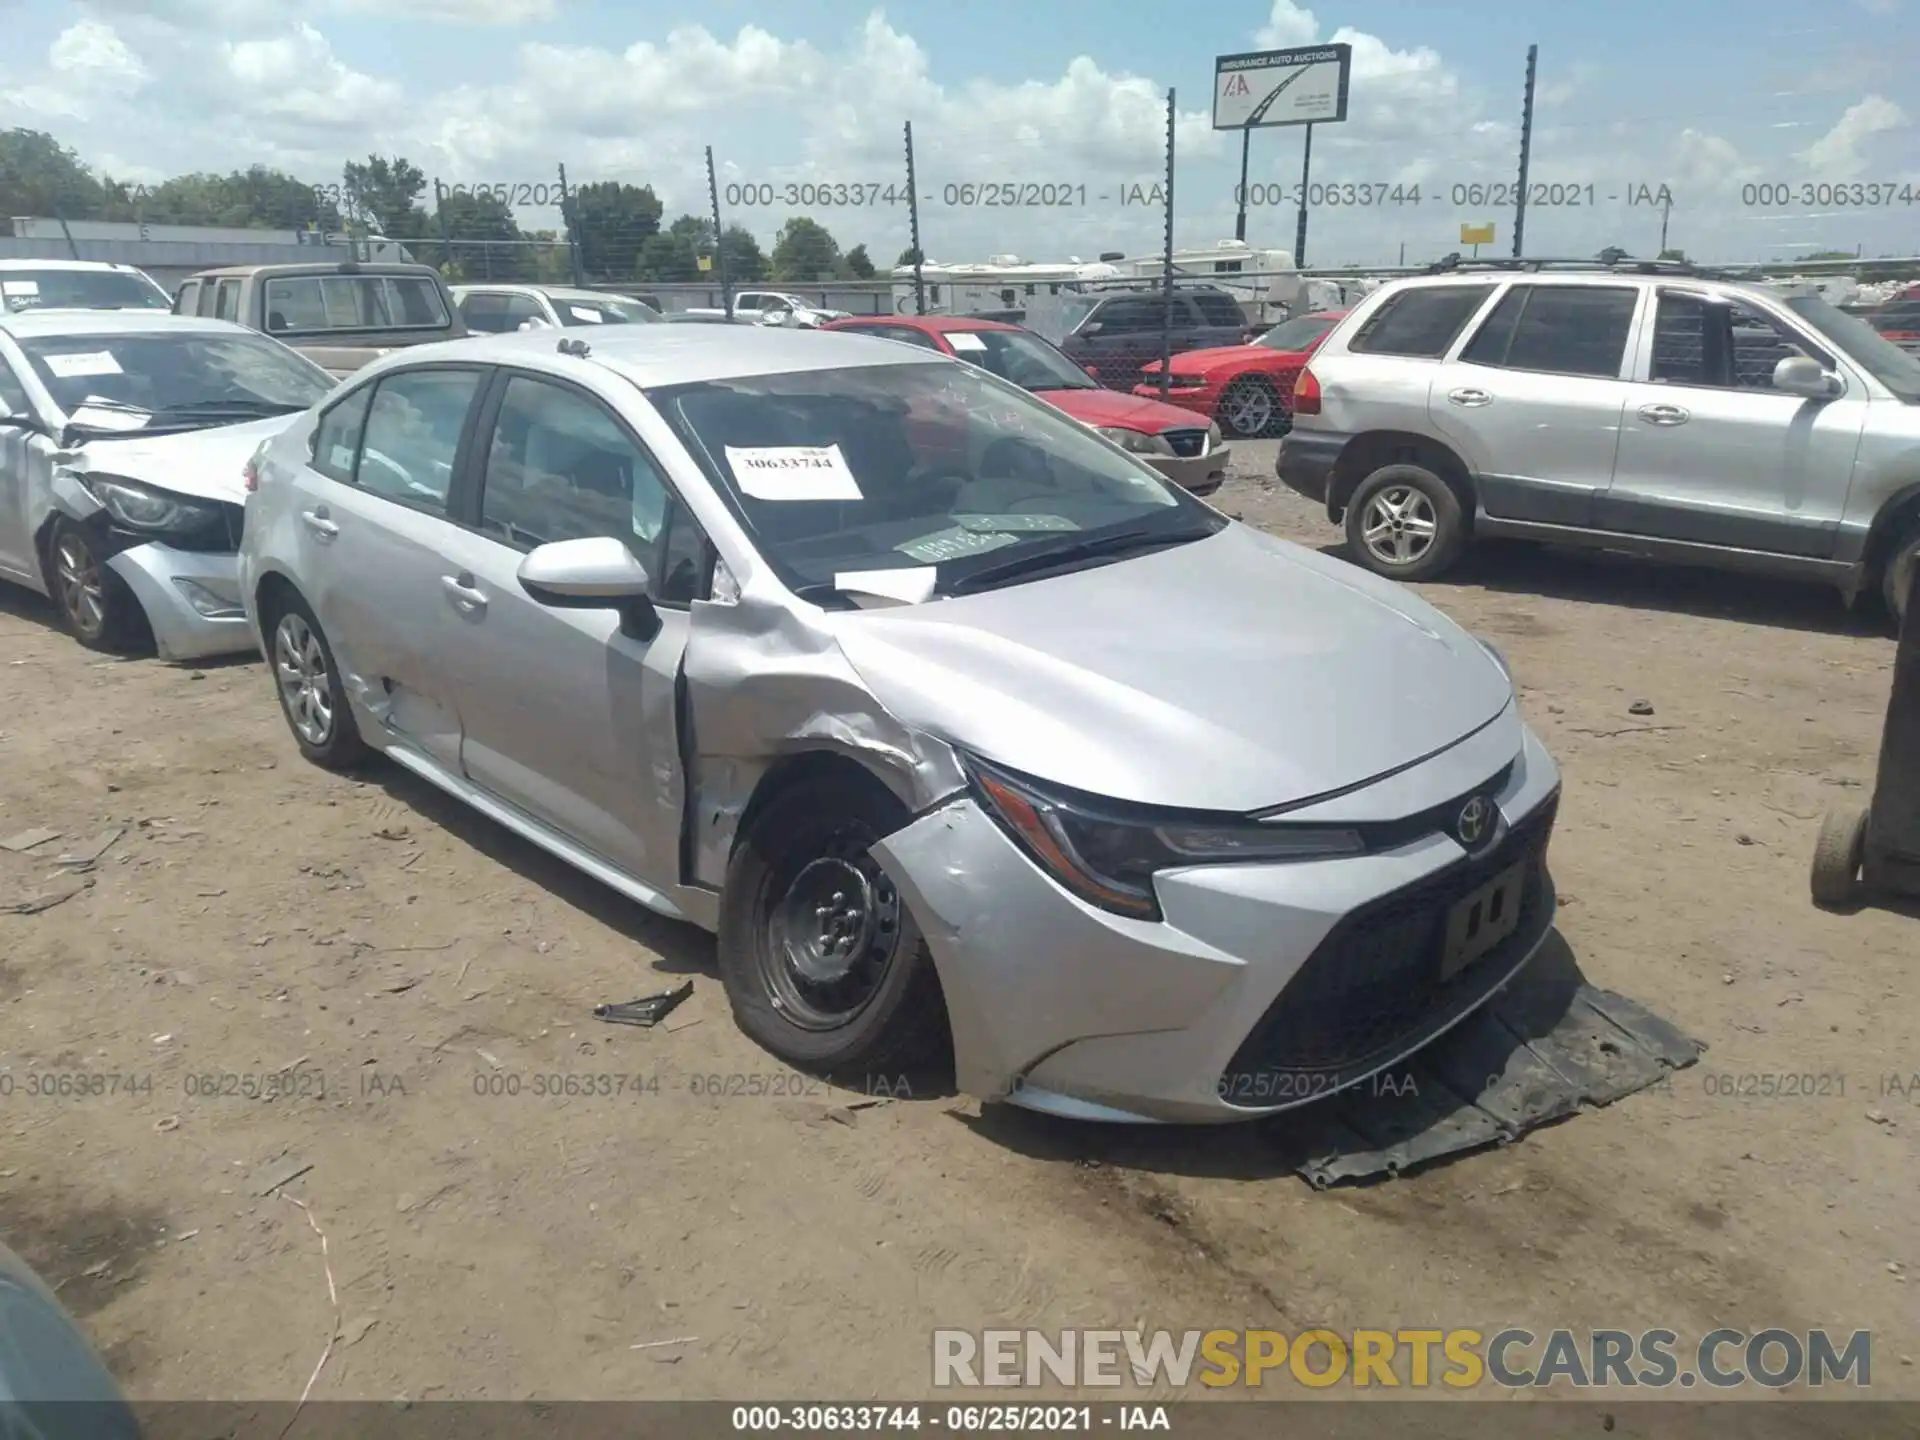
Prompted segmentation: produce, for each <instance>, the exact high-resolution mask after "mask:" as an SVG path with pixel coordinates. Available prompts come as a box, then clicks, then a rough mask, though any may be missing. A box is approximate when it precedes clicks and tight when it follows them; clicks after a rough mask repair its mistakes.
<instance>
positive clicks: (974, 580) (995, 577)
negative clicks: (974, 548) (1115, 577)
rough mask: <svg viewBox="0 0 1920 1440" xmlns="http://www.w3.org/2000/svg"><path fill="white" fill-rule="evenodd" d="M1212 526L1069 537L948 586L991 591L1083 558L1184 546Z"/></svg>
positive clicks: (959, 591) (957, 591)
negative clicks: (1010, 582)
mask: <svg viewBox="0 0 1920 1440" xmlns="http://www.w3.org/2000/svg"><path fill="white" fill-rule="evenodd" d="M1213 533H1214V532H1213V530H1212V528H1211V527H1207V528H1203V529H1185V530H1172V531H1168V530H1118V531H1115V532H1114V533H1113V534H1111V535H1095V536H1091V537H1089V538H1087V539H1084V540H1069V541H1067V542H1065V543H1064V544H1060V545H1049V546H1046V547H1044V548H1042V549H1039V550H1030V551H1028V552H1027V553H1026V554H1024V555H1016V556H1014V558H1013V559H1011V560H1002V561H1001V562H1000V563H999V564H998V565H988V566H986V567H985V568H984V569H980V570H974V571H971V572H970V573H968V574H966V575H963V576H961V577H960V578H959V579H958V580H956V581H954V582H953V584H952V585H950V586H948V587H947V593H948V594H950V595H967V594H971V593H972V592H973V591H976V590H991V589H993V588H994V587H995V586H997V585H1001V584H1004V583H1005V582H1006V581H1008V580H1016V579H1019V578H1021V577H1023V576H1029V577H1031V576H1038V575H1040V574H1042V573H1044V572H1046V571H1053V570H1064V569H1067V568H1069V567H1071V566H1075V565H1078V564H1079V563H1080V562H1081V561H1083V560H1119V559H1121V558H1123V557H1125V556H1128V555H1140V554H1144V553H1146V552H1147V551H1149V550H1164V549H1166V548H1167V547H1168V546H1172V545H1184V544H1186V543H1187V542H1188V541H1189V540H1200V539H1204V538H1205V537H1206V536H1208V535H1211V534H1213Z"/></svg>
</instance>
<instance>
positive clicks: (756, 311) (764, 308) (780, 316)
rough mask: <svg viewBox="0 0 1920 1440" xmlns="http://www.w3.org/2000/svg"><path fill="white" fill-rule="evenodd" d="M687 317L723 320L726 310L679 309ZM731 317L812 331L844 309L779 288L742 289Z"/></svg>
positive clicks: (844, 314) (840, 315)
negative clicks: (823, 305)
mask: <svg viewBox="0 0 1920 1440" xmlns="http://www.w3.org/2000/svg"><path fill="white" fill-rule="evenodd" d="M680 313H681V314H682V315H685V316H686V317H687V318H688V319H690V320H724V319H726V318H727V312H726V311H725V310H719V309H712V310H682V311H681V312H680ZM733 318H734V319H735V320H736V321H739V322H740V323H742V324H746V325H755V324H759V323H761V322H763V321H767V322H771V323H775V324H782V325H785V324H796V325H798V326H799V327H800V328H801V329H804V330H813V329H817V328H818V327H820V326H822V325H824V324H826V323H827V322H828V321H829V320H845V319H847V318H848V312H847V311H845V310H822V309H821V308H820V307H819V306H818V305H815V304H814V303H813V302H812V301H810V300H803V299H801V298H800V296H798V295H788V294H785V293H784V292H782V291H779V290H742V291H741V292H740V293H739V294H738V295H735V296H734V297H733Z"/></svg>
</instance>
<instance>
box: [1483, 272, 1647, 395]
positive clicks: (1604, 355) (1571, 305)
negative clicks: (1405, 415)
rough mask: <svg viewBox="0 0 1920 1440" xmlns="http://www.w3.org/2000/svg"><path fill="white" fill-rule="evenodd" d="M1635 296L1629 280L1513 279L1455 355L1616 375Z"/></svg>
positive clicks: (1505, 365) (1506, 365) (1507, 365)
mask: <svg viewBox="0 0 1920 1440" xmlns="http://www.w3.org/2000/svg"><path fill="white" fill-rule="evenodd" d="M1639 302H1640V294H1639V291H1638V290H1637V289H1635V288H1634V287H1633V286H1631V285H1516V286H1514V287H1513V288H1512V289H1511V290H1509V291H1508V292H1507V293H1506V295H1505V296H1503V297H1502V298H1501V301H1500V303H1499V304H1498V305H1496V306H1495V307H1494V309H1493V314H1491V315H1490V316H1488V317H1487V322H1486V323H1485V324H1484V325H1482V326H1481V327H1480V330H1479V333H1478V334H1476V335H1475V336H1474V337H1473V339H1472V340H1471V341H1470V342H1469V343H1468V345H1467V348H1466V349H1465V350H1464V351H1462V352H1461V355H1460V358H1461V359H1462V360H1465V361H1468V362H1470V363H1472V364H1475V365H1492V366H1497V367H1500V368H1502V369H1507V370H1534V371H1539V372H1542V373H1545V374H1551V375H1587V376H1592V377H1595V378H1600V379H1616V378H1618V376H1619V374H1620V365H1621V362H1622V361H1623V360H1624V359H1625V358H1626V353H1627V337H1628V336H1629V334H1630V333H1631V332H1632V330H1633V316H1634V311H1635V310H1636V308H1637V307H1638V305H1639Z"/></svg>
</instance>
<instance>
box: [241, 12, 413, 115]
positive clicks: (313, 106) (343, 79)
mask: <svg viewBox="0 0 1920 1440" xmlns="http://www.w3.org/2000/svg"><path fill="white" fill-rule="evenodd" d="M217 53H218V54H219V57H220V61H221V64H222V66H223V67H224V69H225V71H226V76H227V78H229V79H231V80H232V82H233V87H234V88H233V94H234V97H235V101H234V103H235V108H236V109H237V110H238V112H239V117H236V118H240V117H245V116H248V115H252V116H257V117H261V118H267V119H275V120H282V121H292V122H295V123H297V124H299V125H302V126H309V125H310V126H313V127H315V128H316V129H329V130H334V131H353V130H361V129H364V128H365V126H366V125H367V123H368V120H369V118H370V117H371V116H373V115H374V114H376V113H378V111H379V110H380V109H382V108H385V107H390V106H397V105H399V104H400V103H401V101H402V100H403V99H404V98H405V97H404V92H403V91H402V89H401V87H400V86H398V85H396V84H394V83H393V82H392V81H389V80H376V79H375V78H374V77H373V76H371V75H363V74H361V73H360V72H359V71H357V70H353V69H350V68H349V67H348V66H346V65H344V64H342V63H341V61H340V60H339V59H338V58H337V57H336V56H335V55H334V53H333V48H332V46H330V45H329V44H328V43H327V40H326V37H325V36H324V35H322V34H321V33H320V32H319V31H318V30H316V29H314V28H313V27H312V26H311V25H306V24H302V25H299V26H297V27H295V28H294V29H293V30H291V31H289V32H287V33H285V34H281V35H277V36H275V37H273V38H272V39H270V40H228V41H225V42H223V43H222V44H221V46H220V48H219V51H218V52H217Z"/></svg>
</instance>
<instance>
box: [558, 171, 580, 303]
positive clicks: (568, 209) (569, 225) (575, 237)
mask: <svg viewBox="0 0 1920 1440" xmlns="http://www.w3.org/2000/svg"><path fill="white" fill-rule="evenodd" d="M560 223H561V224H562V225H563V226H565V227H566V232H567V263H568V266H569V268H571V269H572V271H573V283H574V285H575V286H576V287H580V286H584V285H585V284H586V277H585V276H584V275H583V274H582V270H583V268H584V267H585V265H586V261H585V259H584V258H583V257H582V255H581V253H580V252H581V250H582V249H583V248H584V245H583V242H582V238H581V235H580V230H579V227H578V226H576V225H575V224H574V223H573V192H572V191H571V190H569V189H568V188H567V162H566V161H564V160H562V161H561V162H560Z"/></svg>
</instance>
